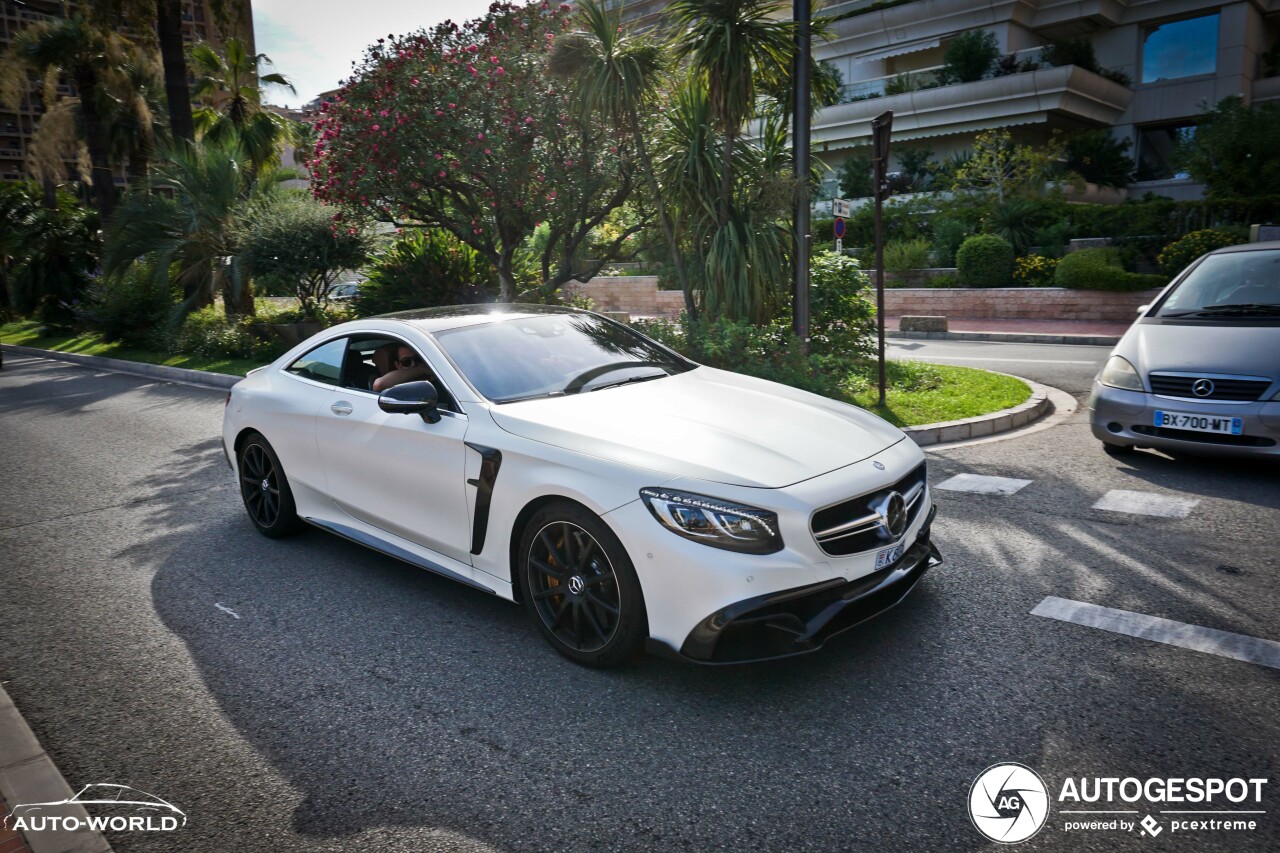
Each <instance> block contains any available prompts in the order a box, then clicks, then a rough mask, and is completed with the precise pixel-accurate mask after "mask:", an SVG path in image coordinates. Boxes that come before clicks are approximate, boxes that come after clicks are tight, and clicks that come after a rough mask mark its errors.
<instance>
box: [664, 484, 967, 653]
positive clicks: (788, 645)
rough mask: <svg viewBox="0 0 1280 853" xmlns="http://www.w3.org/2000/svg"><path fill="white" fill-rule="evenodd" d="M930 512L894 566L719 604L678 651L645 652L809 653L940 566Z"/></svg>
mask: <svg viewBox="0 0 1280 853" xmlns="http://www.w3.org/2000/svg"><path fill="white" fill-rule="evenodd" d="M936 514H937V507H933V508H931V510H930V512H929V515H928V517H927V518H926V519H925V522H924V524H923V525H922V526H921V528H920V533H919V535H918V536H917V537H916V540H915V542H914V543H913V544H912V545H911V547H910V548H908V549H907V551H906V552H905V553H904V554H903V555H902V557H900V558H899V559H898V561H897V562H896V563H894V564H893V565H891V566H887V567H885V568H883V569H881V570H879V571H877V572H873V573H872V574H869V575H865V576H863V577H860V578H858V579H856V580H853V581H846V580H844V579H843V578H833V579H831V580H828V581H823V582H821V583H816V584H809V585H807V586H802V587H797V588H794V589H787V590H782V591H780V592H773V593H768V594H766V595H760V596H756V597H754V598H748V599H745V600H743V601H739V602H736V603H734V604H731V605H729V606H728V607H723V608H721V609H720V610H717V611H716V612H715V613H712V614H711V615H710V616H708V617H706V618H705V619H703V620H702V621H701V622H699V623H698V624H697V625H696V626H695V627H694V629H693V630H692V631H690V632H689V636H688V638H686V639H685V641H684V644H683V645H682V646H681V648H680V650H679V652H676V651H675V650H674V649H672V648H671V647H669V646H667V645H666V644H665V643H660V642H657V641H651V642H650V651H652V652H655V653H657V654H662V655H666V656H668V657H670V656H676V657H679V658H682V659H685V660H690V661H693V662H695V663H703V664H728V663H747V662H751V661H760V660H768V659H772V658H784V657H792V656H795V655H802V654H808V653H809V652H815V651H817V650H818V649H820V648H822V646H823V644H824V643H826V641H827V640H829V639H831V638H832V637H834V636H835V635H837V634H839V633H841V632H843V631H847V630H848V629H850V628H852V627H854V626H855V625H858V624H860V623H862V622H865V621H866V620H868V619H871V618H872V617H874V616H877V615H879V614H881V613H883V612H884V611H886V610H888V609H889V608H891V607H893V606H894V605H895V604H897V603H899V602H900V601H902V600H903V599H904V598H905V597H906V596H907V594H908V593H909V592H911V590H912V589H913V588H914V587H915V585H916V583H917V582H919V580H920V578H922V577H923V576H924V573H925V572H926V571H928V570H929V569H931V568H933V567H934V566H936V565H938V564H940V563H941V562H942V556H941V555H940V554H939V553H938V549H937V548H935V547H934V546H933V543H932V542H930V541H929V529H930V526H931V525H932V523H933V518H934V515H936Z"/></svg>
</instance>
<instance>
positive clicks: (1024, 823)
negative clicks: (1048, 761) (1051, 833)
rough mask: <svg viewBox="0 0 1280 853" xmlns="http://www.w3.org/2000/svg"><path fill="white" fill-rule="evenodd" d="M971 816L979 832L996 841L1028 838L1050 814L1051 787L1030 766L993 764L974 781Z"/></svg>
mask: <svg viewBox="0 0 1280 853" xmlns="http://www.w3.org/2000/svg"><path fill="white" fill-rule="evenodd" d="M969 817H970V818H972V819H973V825H974V826H975V827H977V828H978V832H981V833H982V834H983V835H985V836H986V837H987V838H990V839H991V840H992V841H998V842H1000V843H1001V844H1017V843H1018V842H1019V841H1026V840H1027V839H1028V838H1030V837H1031V836H1033V835H1035V834H1036V833H1037V832H1039V831H1040V827H1042V826H1044V824H1045V821H1046V820H1047V819H1048V817H1049V789H1048V788H1046V787H1045V784H1044V780H1043V779H1041V778H1040V774H1038V773H1036V771H1034V770H1032V769H1031V768H1030V767H1026V766H1024V765H1022V764H1012V763H1008V764H993V765H992V766H990V767H988V768H987V769H986V770H983V771H982V773H981V774H980V775H979V776H978V778H977V779H974V780H973V787H972V788H970V789H969Z"/></svg>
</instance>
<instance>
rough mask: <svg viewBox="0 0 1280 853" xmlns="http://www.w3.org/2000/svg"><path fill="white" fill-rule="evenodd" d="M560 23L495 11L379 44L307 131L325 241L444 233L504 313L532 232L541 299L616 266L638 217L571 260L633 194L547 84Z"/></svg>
mask: <svg viewBox="0 0 1280 853" xmlns="http://www.w3.org/2000/svg"><path fill="white" fill-rule="evenodd" d="M568 13H569V7H568V6H565V5H561V6H552V5H549V4H546V3H542V4H537V3H534V4H530V5H528V6H515V5H512V4H509V3H494V4H493V5H492V6H491V7H490V8H489V13H488V14H487V15H486V16H485V17H483V18H480V19H477V20H474V21H469V22H467V23H465V24H461V25H459V24H455V23H452V22H449V21H446V22H445V23H443V24H440V25H438V26H436V27H433V28H431V29H429V30H423V31H419V32H416V33H412V34H409V35H406V36H401V37H389V38H388V39H379V40H378V44H376V45H374V46H373V47H371V48H370V49H369V50H368V52H367V53H366V55H365V58H364V61H363V63H362V64H361V65H360V66H359V67H358V68H357V69H356V72H355V74H354V75H353V77H352V78H351V80H350V81H348V82H347V84H346V85H345V86H344V87H343V88H342V89H341V90H340V91H339V93H338V95H337V97H336V98H335V100H334V101H332V102H331V103H328V104H325V105H324V106H323V107H322V110H323V111H324V115H323V116H322V118H321V120H320V121H319V123H318V124H317V134H318V139H317V142H316V147H315V159H314V160H313V161H312V162H311V163H310V164H309V165H310V167H311V173H312V181H313V190H314V192H315V194H316V196H317V197H318V198H320V199H321V200H322V201H325V202H329V203H332V204H334V205H336V206H337V207H338V210H339V212H338V213H337V214H336V215H335V217H334V218H335V227H338V228H348V227H354V225H353V224H352V223H353V222H354V221H357V220H360V219H370V218H371V219H375V220H379V221H384V222H390V223H394V224H395V225H396V226H397V227H421V228H427V229H443V230H445V231H448V232H449V233H451V234H453V235H454V236H455V237H457V238H458V239H459V240H461V241H462V242H463V243H465V244H467V245H468V246H471V247H472V248H473V249H475V250H476V251H477V252H478V253H479V254H480V255H481V256H482V257H484V258H485V259H486V260H488V261H489V263H491V264H492V265H493V266H494V268H495V269H496V271H497V275H498V282H499V298H500V299H502V300H503V301H512V300H514V299H515V298H516V297H517V295H519V292H518V286H517V279H516V273H515V266H514V262H515V258H516V253H517V251H518V250H519V249H520V248H521V247H522V246H523V245H524V244H525V241H526V239H527V238H528V237H529V236H530V235H531V234H532V233H533V230H534V229H535V228H536V227H537V225H538V224H539V223H542V222H546V223H548V226H549V231H550V240H549V241H548V242H547V244H546V247H545V250H544V251H543V257H542V258H541V259H540V260H541V264H540V267H541V276H540V278H541V282H540V288H541V289H542V290H543V291H544V292H545V293H549V292H552V291H554V289H555V288H556V287H558V286H559V285H560V284H563V283H564V282H565V281H568V280H569V279H570V278H572V277H574V274H575V273H577V274H578V275H579V276H589V275H594V274H595V273H596V272H598V271H599V269H600V268H601V267H602V266H604V265H605V264H606V263H610V262H612V261H616V260H618V259H620V258H623V257H626V256H627V255H628V249H629V247H630V245H631V241H630V236H631V235H632V234H633V233H635V232H636V231H638V230H639V229H640V228H642V227H644V225H645V224H646V221H647V218H646V217H644V216H640V217H638V218H635V219H633V220H632V221H633V222H634V224H633V225H631V226H630V227H628V228H626V229H622V230H621V231H620V232H618V233H617V234H616V236H615V239H613V240H612V242H610V243H607V244H606V245H604V246H601V245H600V244H599V242H598V241H597V243H596V244H594V245H593V250H594V252H593V253H595V254H597V255H598V257H596V258H595V259H594V263H591V264H588V265H586V266H585V268H584V266H583V264H582V260H581V258H580V257H579V256H580V252H581V250H582V249H583V247H584V246H585V245H586V244H587V241H588V238H589V236H590V235H591V233H592V231H593V230H595V229H596V228H597V226H599V225H600V224H601V223H603V222H604V221H605V220H606V219H608V217H609V215H610V213H611V212H613V211H614V210H616V209H618V208H619V207H621V206H622V205H624V204H626V203H627V202H628V200H629V199H631V196H632V191H633V189H634V183H635V181H634V177H633V174H632V170H631V164H632V163H633V162H634V161H633V158H632V157H630V156H628V155H629V152H628V151H626V150H620V149H625V147H626V146H625V143H623V142H622V141H619V140H616V139H610V138H608V136H607V132H606V130H605V129H603V128H598V127H592V126H591V125H590V124H589V123H587V122H585V121H583V120H581V119H578V118H576V117H575V115H576V113H577V111H575V110H574V109H573V104H572V99H571V94H570V91H569V87H568V86H567V85H566V84H564V83H562V82H560V81H557V80H556V79H555V78H553V77H552V76H551V75H549V74H548V73H547V70H546V63H547V57H548V55H549V53H550V49H551V45H552V43H553V41H554V40H555V38H556V36H557V35H559V34H560V33H561V32H563V31H564V30H565V29H566V28H567V26H568V21H569V14H568ZM611 233H613V232H611Z"/></svg>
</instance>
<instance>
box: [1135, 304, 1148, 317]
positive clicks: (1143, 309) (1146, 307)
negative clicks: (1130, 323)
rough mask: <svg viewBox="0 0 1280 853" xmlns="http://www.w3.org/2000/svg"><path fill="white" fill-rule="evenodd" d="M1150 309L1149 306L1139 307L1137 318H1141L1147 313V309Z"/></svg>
mask: <svg viewBox="0 0 1280 853" xmlns="http://www.w3.org/2000/svg"><path fill="white" fill-rule="evenodd" d="M1150 307H1151V306H1150V305H1139V306H1138V316H1139V317H1141V316H1142V315H1143V314H1145V313H1147V309H1148V308H1150Z"/></svg>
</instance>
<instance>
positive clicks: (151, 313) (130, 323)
mask: <svg viewBox="0 0 1280 853" xmlns="http://www.w3.org/2000/svg"><path fill="white" fill-rule="evenodd" d="M176 304H177V299H176V294H175V293H174V291H173V287H172V285H171V284H170V283H169V282H168V281H167V280H165V279H164V277H159V278H157V276H156V275H155V272H154V268H153V267H152V266H151V265H149V264H134V265H133V266H132V267H130V268H129V270H128V271H127V272H125V273H124V274H123V275H118V276H109V277H105V278H101V279H98V280H97V281H95V282H94V283H93V284H92V285H90V286H89V292H88V298H87V299H86V300H85V307H84V308H83V310H82V311H81V313H80V317H81V319H83V320H84V321H85V322H87V323H88V324H89V325H90V326H92V327H93V328H94V329H96V330H97V331H98V332H99V333H101V335H102V337H103V338H104V339H106V340H108V341H122V342H124V343H126V344H128V345H129V346H134V347H151V346H158V345H163V341H164V335H165V332H166V330H167V329H168V326H169V323H170V322H171V319H172V317H173V309H174V307H175V306H176Z"/></svg>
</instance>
